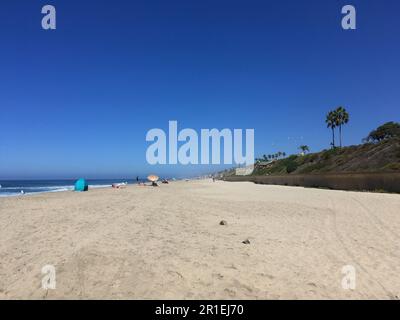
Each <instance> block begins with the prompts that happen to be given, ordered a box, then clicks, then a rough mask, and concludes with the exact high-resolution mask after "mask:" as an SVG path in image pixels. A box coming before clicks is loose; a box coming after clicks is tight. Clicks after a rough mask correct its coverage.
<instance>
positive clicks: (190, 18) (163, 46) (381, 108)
mask: <svg viewBox="0 0 400 320" xmlns="http://www.w3.org/2000/svg"><path fill="white" fill-rule="evenodd" d="M45 4H52V5H54V6H55V7H56V9H57V30H55V31H44V30H42V28H41V18H42V14H41V7H42V6H43V5H45ZM345 4H353V5H354V6H355V7H356V9H357V30H355V31H344V30H343V29H342V28H341V18H342V14H341V8H342V6H343V5H345ZM399 14H400V3H399V2H398V1H395V0H393V1H389V0H383V1H382V0H380V1H378V0H372V1H358V0H357V1H356V0H352V1H338V0H329V1H328V0H325V1H320V0H307V1H306V0H304V1H299V0H290V1H289V0H282V1H267V0H264V1H252V0H250V1H233V0H230V1H218V0H214V1H204V0H202V1H197V0H193V1H184V0H182V1H175V0H171V1H161V0H160V1H151V0H142V1H135V0H133V1H122V0H114V1H99V0H97V1H79V2H78V1H71V0H68V1H57V0H49V1H46V2H45V1H35V0H29V1H28V0H25V1H11V0H8V1H3V2H2V4H1V7H0V41H1V50H0V126H1V134H0V179H13V178H18V179H22V178H25V179H39V178H75V177H77V176H85V177H88V178H95V177H98V178H107V177H131V176H136V175H137V174H139V175H144V174H146V173H148V172H159V173H160V174H165V175H186V174H197V173H199V172H206V171H210V170H213V169H215V168H211V167H207V166H189V167H182V166H161V167H156V168H154V167H150V166H149V165H147V164H146V159H145V153H146V148H147V147H148V145H149V143H147V142H146V141H145V136H146V132H147V131H148V130H149V129H152V128H156V127H159V128H164V129H166V128H167V127H168V121H169V120H177V121H178V125H179V127H180V129H182V128H185V127H189V128H194V129H197V130H199V129H201V128H218V129H223V128H231V129H233V128H242V129H245V128H254V129H255V152H256V155H260V154H263V153H266V154H268V153H274V152H276V151H285V152H286V153H288V154H289V153H295V152H297V147H298V146H299V145H300V144H307V145H309V146H310V148H311V150H312V151H318V150H320V149H323V148H328V147H329V143H330V139H331V132H330V131H329V130H328V129H327V128H326V126H325V123H324V118H325V115H326V113H327V111H329V110H330V109H332V108H334V107H336V106H338V105H343V106H345V107H346V108H347V110H348V111H349V113H350V123H349V124H348V125H347V126H346V127H345V128H344V130H343V131H344V132H343V134H344V144H345V145H349V144H358V143H360V142H361V139H362V138H363V137H365V136H366V135H367V134H368V132H369V131H370V130H371V129H373V128H375V127H377V126H378V125H380V124H382V123H384V122H386V121H391V120H393V121H399V101H400V99H399V98H400V90H398V86H399V83H400V62H399V56H400V42H399V35H400V19H398V17H399Z"/></svg>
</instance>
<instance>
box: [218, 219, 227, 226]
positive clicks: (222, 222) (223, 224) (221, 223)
mask: <svg viewBox="0 0 400 320" xmlns="http://www.w3.org/2000/svg"><path fill="white" fill-rule="evenodd" d="M219 224H220V225H221V226H226V225H227V224H228V222H226V221H225V220H221V221H220V223H219Z"/></svg>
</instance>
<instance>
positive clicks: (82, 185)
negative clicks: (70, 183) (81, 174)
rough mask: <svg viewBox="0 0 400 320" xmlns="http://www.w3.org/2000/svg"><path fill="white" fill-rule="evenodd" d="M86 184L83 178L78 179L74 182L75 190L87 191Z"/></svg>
mask: <svg viewBox="0 0 400 320" xmlns="http://www.w3.org/2000/svg"><path fill="white" fill-rule="evenodd" d="M88 188H89V187H88V184H87V182H86V180H85V179H79V180H76V182H75V191H88Z"/></svg>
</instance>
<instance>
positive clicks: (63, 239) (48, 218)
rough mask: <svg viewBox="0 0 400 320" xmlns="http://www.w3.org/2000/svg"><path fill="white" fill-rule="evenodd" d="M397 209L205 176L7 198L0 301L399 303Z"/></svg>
mask: <svg viewBox="0 0 400 320" xmlns="http://www.w3.org/2000/svg"><path fill="white" fill-rule="evenodd" d="M399 207H400V196H399V195H396V194H375V193H360V192H351V191H332V190H321V189H305V188H299V187H285V186H269V185H257V184H253V183H250V182H237V183H230V182H223V181H216V182H215V183H213V182H212V180H209V179H207V180H193V181H188V182H187V181H176V182H172V183H170V184H168V185H161V186H160V187H158V188H152V187H143V186H138V185H129V186H127V187H126V188H123V189H113V188H104V189H103V188H98V189H91V190H89V191H88V192H81V193H76V192H71V191H61V192H54V193H41V194H36V195H29V196H22V197H5V198H1V199H0V221H1V224H0V229H1V230H0V234H1V242H0V261H1V264H0V299H398V298H399V296H400V280H399V277H398V272H399V271H400V267H399V266H400V256H399V254H398V252H400V251H399V244H398V243H399V241H398V240H399V237H400V236H399V234H400V232H399V231H400V216H399V215H398V208H399ZM221 220H224V221H226V224H225V225H220V221H221ZM245 240H248V242H249V243H247V242H245V243H243V242H244V241H245ZM45 265H54V267H55V270H56V281H57V285H56V289H55V290H44V289H43V288H42V278H43V276H44V275H43V274H42V273H41V269H42V267H43V266H45ZM346 265H352V266H354V267H355V270H356V276H357V282H356V288H355V289H354V290H346V289H343V287H342V279H343V277H344V275H343V274H342V268H343V267H344V266H346Z"/></svg>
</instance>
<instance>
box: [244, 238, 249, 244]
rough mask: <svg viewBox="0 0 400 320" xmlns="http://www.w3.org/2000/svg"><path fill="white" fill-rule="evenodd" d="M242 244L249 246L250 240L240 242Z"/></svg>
mask: <svg viewBox="0 0 400 320" xmlns="http://www.w3.org/2000/svg"><path fill="white" fill-rule="evenodd" d="M242 243H243V244H250V240H249V239H246V240H244V241H242Z"/></svg>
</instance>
